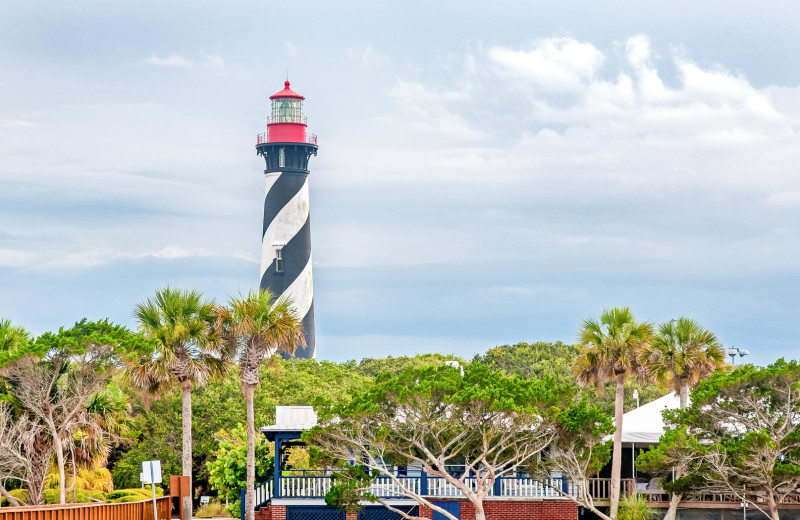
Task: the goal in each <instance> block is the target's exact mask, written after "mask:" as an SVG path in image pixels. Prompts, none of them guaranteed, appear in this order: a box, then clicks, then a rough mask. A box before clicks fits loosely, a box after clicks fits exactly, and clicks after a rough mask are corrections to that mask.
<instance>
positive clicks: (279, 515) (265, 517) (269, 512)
mask: <svg viewBox="0 0 800 520" xmlns="http://www.w3.org/2000/svg"><path fill="white" fill-rule="evenodd" d="M256 520H286V506H273V505H272V504H267V507H262V508H261V509H259V510H258V511H256Z"/></svg>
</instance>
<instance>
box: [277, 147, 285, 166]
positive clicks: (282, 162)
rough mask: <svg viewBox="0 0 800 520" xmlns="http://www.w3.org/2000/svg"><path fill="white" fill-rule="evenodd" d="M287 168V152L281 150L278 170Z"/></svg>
mask: <svg viewBox="0 0 800 520" xmlns="http://www.w3.org/2000/svg"><path fill="white" fill-rule="evenodd" d="M285 167H286V152H284V151H283V148H281V149H280V150H279V151H278V168H285Z"/></svg>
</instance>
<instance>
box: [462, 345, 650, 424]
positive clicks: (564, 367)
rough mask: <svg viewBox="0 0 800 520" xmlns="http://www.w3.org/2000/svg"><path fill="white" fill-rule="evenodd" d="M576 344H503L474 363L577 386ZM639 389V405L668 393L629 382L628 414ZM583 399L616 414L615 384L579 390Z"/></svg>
mask: <svg viewBox="0 0 800 520" xmlns="http://www.w3.org/2000/svg"><path fill="white" fill-rule="evenodd" d="M578 351H579V348H578V346H576V345H568V344H566V343H562V342H560V341H557V342H554V343H549V342H544V341H539V342H536V343H517V344H515V345H502V346H499V347H494V348H492V349H489V350H488V351H487V352H486V354H484V355H482V356H481V355H476V356H475V357H474V358H473V360H472V362H473V363H481V364H483V365H487V366H489V367H491V368H494V369H499V370H502V371H503V373H504V374H506V375H518V376H520V377H522V378H525V379H542V378H546V377H548V378H552V379H553V380H555V381H556V382H558V383H559V384H566V385H573V384H574V383H575V376H574V375H573V374H572V361H573V359H574V358H575V356H576V355H577V354H578ZM634 388H637V389H638V390H639V402H640V403H641V404H644V403H649V402H650V401H653V400H655V399H658V398H659V397H661V396H662V395H664V393H665V392H666V390H665V389H664V388H663V387H661V386H659V385H657V384H639V383H638V382H636V381H628V382H626V383H625V406H624V409H625V410H626V411H628V410H632V409H633V408H635V407H636V400H635V399H634V398H633V390H634ZM575 391H576V392H577V393H578V395H579V398H580V396H587V397H589V398H591V399H592V400H593V401H594V402H595V404H596V405H597V406H598V407H599V408H600V409H601V411H603V412H605V413H609V414H613V413H614V385H613V384H606V385H604V386H603V387H602V388H600V389H599V390H598V389H597V388H596V387H594V386H592V387H587V388H579V389H576V390H575Z"/></svg>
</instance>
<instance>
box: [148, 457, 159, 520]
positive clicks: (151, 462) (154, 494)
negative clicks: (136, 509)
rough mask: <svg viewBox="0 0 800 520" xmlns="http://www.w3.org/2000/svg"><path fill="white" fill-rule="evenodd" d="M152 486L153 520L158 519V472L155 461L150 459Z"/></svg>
mask: <svg viewBox="0 0 800 520" xmlns="http://www.w3.org/2000/svg"><path fill="white" fill-rule="evenodd" d="M150 487H151V489H152V490H153V520H158V507H156V472H155V469H154V468H153V461H152V460H151V461H150Z"/></svg>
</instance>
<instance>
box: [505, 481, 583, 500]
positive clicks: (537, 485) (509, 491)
mask: <svg viewBox="0 0 800 520" xmlns="http://www.w3.org/2000/svg"><path fill="white" fill-rule="evenodd" d="M562 486H563V481H561V480H560V479H558V480H546V481H544V482H542V481H540V480H534V479H532V478H526V477H520V478H503V479H500V496H501V497H514V498H517V497H518V498H561V497H562V496H563V495H562V494H561V493H559V492H558V491H557V489H562ZM570 491H572V489H570Z"/></svg>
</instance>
